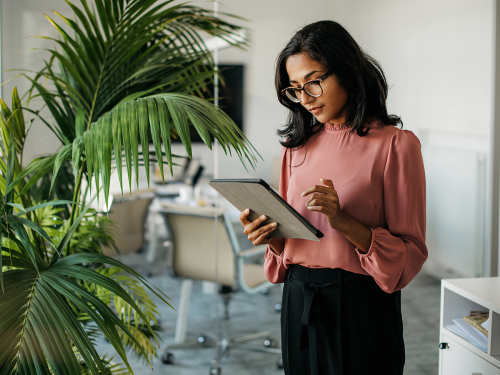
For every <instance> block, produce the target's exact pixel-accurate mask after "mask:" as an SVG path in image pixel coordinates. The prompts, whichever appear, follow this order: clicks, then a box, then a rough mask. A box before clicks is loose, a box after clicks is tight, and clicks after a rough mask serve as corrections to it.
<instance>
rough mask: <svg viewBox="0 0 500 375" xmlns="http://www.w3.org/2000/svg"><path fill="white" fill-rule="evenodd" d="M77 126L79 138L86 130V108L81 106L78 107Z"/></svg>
mask: <svg viewBox="0 0 500 375" xmlns="http://www.w3.org/2000/svg"><path fill="white" fill-rule="evenodd" d="M75 128H76V136H77V138H79V137H81V136H82V135H83V132H84V131H85V110H84V109H83V108H80V107H78V108H77V109H76V123H75Z"/></svg>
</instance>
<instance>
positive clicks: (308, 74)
mask: <svg viewBox="0 0 500 375" xmlns="http://www.w3.org/2000/svg"><path fill="white" fill-rule="evenodd" d="M318 72H320V71H319V70H313V71H312V72H311V73H307V74H306V75H305V76H304V79H308V78H309V77H310V76H312V75H313V74H314V73H318ZM290 83H298V82H297V81H293V80H290Z"/></svg>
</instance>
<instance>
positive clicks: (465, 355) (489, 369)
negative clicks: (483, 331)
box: [439, 277, 500, 375]
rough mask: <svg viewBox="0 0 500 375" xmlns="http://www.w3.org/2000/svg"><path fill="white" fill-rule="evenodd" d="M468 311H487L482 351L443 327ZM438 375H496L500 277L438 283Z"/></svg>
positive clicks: (498, 369) (498, 365)
mask: <svg viewBox="0 0 500 375" xmlns="http://www.w3.org/2000/svg"><path fill="white" fill-rule="evenodd" d="M471 311H488V312H489V314H490V315H489V316H490V329H489V332H488V333H489V335H488V348H487V350H486V352H485V351H483V350H481V349H479V348H478V347H476V346H474V345H472V344H471V343H470V342H469V341H468V340H466V339H464V338H463V337H461V336H459V335H458V334H455V333H453V332H451V331H450V330H449V329H447V328H446V327H449V326H450V325H453V324H454V323H453V319H460V318H461V317H462V316H466V315H470V312H471ZM440 348H441V350H440V355H439V374H440V375H500V277H484V278H473V279H451V280H442V282H441V322H440Z"/></svg>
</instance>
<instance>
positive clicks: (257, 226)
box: [240, 208, 283, 254]
mask: <svg viewBox="0 0 500 375" xmlns="http://www.w3.org/2000/svg"><path fill="white" fill-rule="evenodd" d="M249 214H250V210H249V209H248V208H247V209H246V210H244V211H242V212H241V213H240V221H241V225H242V226H243V227H244V228H245V229H244V230H243V233H245V234H246V235H247V236H248V239H249V240H250V241H252V243H253V244H254V245H255V246H259V245H264V244H270V245H271V247H272V248H273V250H274V252H275V253H277V254H280V253H281V252H282V251H283V248H282V247H283V246H280V244H281V242H283V241H280V240H283V239H282V238H268V237H269V235H270V234H271V233H273V232H274V231H275V230H276V227H277V225H278V224H277V223H269V224H266V225H263V226H261V224H262V223H263V222H264V221H266V219H267V217H266V216H265V215H262V216H260V217H258V218H257V219H255V220H254V221H250V220H248V215H249Z"/></svg>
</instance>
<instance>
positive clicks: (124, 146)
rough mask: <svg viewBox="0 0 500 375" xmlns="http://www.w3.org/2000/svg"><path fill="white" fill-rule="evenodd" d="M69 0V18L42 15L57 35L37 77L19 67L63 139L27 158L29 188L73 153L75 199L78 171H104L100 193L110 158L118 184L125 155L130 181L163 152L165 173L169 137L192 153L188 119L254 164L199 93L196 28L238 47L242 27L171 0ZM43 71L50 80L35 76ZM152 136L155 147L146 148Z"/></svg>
mask: <svg viewBox="0 0 500 375" xmlns="http://www.w3.org/2000/svg"><path fill="white" fill-rule="evenodd" d="M66 2H67V3H68V4H69V5H70V7H71V8H72V9H73V11H74V15H75V19H76V20H75V21H73V20H72V19H70V18H67V17H64V16H63V15H61V14H59V13H57V12H55V14H56V15H57V16H58V17H59V19H60V22H63V23H65V26H66V28H63V27H62V26H61V25H60V24H59V23H58V22H56V21H55V20H54V19H52V18H50V17H48V16H47V18H48V19H49V21H50V22H51V23H52V24H53V25H54V27H55V28H56V30H57V31H58V32H59V35H60V38H58V39H54V38H48V39H51V40H52V41H54V43H55V44H56V45H57V46H59V48H60V50H58V49H56V48H54V49H51V50H49V51H48V52H49V53H50V56H51V57H50V59H49V60H48V61H46V62H45V68H44V69H43V70H42V71H40V72H38V73H37V74H36V75H35V76H34V77H31V76H29V75H28V74H27V73H25V74H26V77H28V78H29V79H30V80H31V81H32V83H33V87H32V90H31V91H32V92H33V93H37V94H35V95H33V97H37V96H41V98H42V99H43V101H44V104H45V106H46V107H47V108H48V109H49V110H50V113H51V115H52V117H53V119H54V121H55V123H54V124H53V125H52V124H51V122H50V121H48V120H46V119H43V118H42V120H43V121H44V122H45V123H46V124H47V126H49V128H50V129H51V130H52V131H53V132H54V134H56V136H57V137H58V138H59V140H60V141H61V143H62V144H63V146H64V147H63V148H62V150H61V151H60V152H59V154H58V155H57V156H56V155H54V156H53V157H52V158H47V159H45V160H43V161H37V162H35V163H34V164H33V165H32V166H31V169H29V170H28V171H27V174H30V173H32V172H34V171H37V172H36V173H34V174H33V176H32V178H31V180H30V181H29V182H28V187H30V186H32V185H33V184H34V183H36V181H38V179H40V178H41V176H43V175H44V174H46V173H47V171H49V170H50V169H52V168H53V169H54V175H56V174H57V171H58V170H59V168H60V166H61V164H62V163H63V161H64V160H67V159H72V161H73V170H74V173H75V177H76V181H75V189H74V196H73V198H74V200H75V201H78V199H79V198H80V195H81V194H80V193H81V192H80V187H81V181H82V178H83V176H84V175H86V176H87V178H89V177H91V176H92V174H93V175H94V176H95V181H96V185H97V186H99V179H100V178H101V179H102V184H103V187H104V195H105V197H106V198H107V196H108V193H109V176H110V174H111V167H112V163H113V166H116V170H117V172H118V175H119V179H120V184H121V188H122V191H123V186H122V159H123V156H124V159H125V165H126V169H127V174H128V180H129V184H131V181H132V178H131V177H132V169H134V171H135V175H136V181H137V183H138V180H137V179H138V168H139V166H140V165H144V167H145V169H146V175H147V179H148V183H149V162H150V161H157V162H158V163H159V167H160V171H161V174H162V177H163V160H164V158H165V161H166V162H167V163H168V165H169V167H170V173H172V164H173V163H172V157H175V156H176V155H172V153H171V148H170V138H171V136H174V135H178V136H179V137H180V139H181V141H182V143H183V144H184V146H185V149H186V152H187V155H188V157H192V152H191V140H190V138H189V126H194V127H195V128H196V130H197V131H198V133H199V134H200V136H201V138H202V139H203V141H204V142H205V144H206V145H207V146H208V147H210V148H211V147H212V137H214V138H215V139H217V140H218V142H219V143H220V144H221V145H222V147H223V148H224V151H225V152H231V149H234V150H235V152H236V153H237V155H238V156H239V157H240V159H242V161H243V159H244V158H246V160H247V161H248V162H249V163H250V165H251V166H254V163H255V162H256V156H255V155H256V151H255V149H254V148H253V147H252V146H251V144H250V143H249V142H248V141H247V139H246V138H245V136H244V135H243V134H242V132H241V131H240V130H239V129H238V128H237V126H236V125H235V124H234V123H233V122H232V121H231V120H230V119H229V117H228V116H227V115H225V113H224V112H223V111H221V110H219V109H218V108H216V107H214V106H212V105H211V104H210V103H209V102H207V101H206V100H202V99H201V97H203V96H207V95H210V93H208V92H207V91H206V87H207V84H208V83H210V82H211V81H212V77H213V74H214V65H213V60H212V55H211V53H210V51H208V50H207V48H206V46H205V44H204V42H203V38H202V35H203V34H207V35H210V36H215V37H220V38H223V39H225V40H227V41H228V42H229V43H232V44H234V45H238V46H240V47H241V46H244V45H246V40H243V42H241V37H240V35H239V33H240V32H241V30H242V29H241V28H240V27H237V26H235V25H232V24H230V23H227V22H224V21H222V20H221V19H219V18H216V17H214V15H213V12H211V11H209V10H205V9H201V8H198V7H194V6H189V5H185V4H180V5H173V4H172V3H173V0H168V1H161V2H158V1H156V0H107V1H106V0H95V1H94V3H95V8H91V7H90V6H89V5H88V4H87V1H86V0H80V2H81V6H80V7H77V6H75V5H74V4H72V3H71V2H69V1H68V0H66ZM67 29H69V30H71V31H72V32H73V34H74V36H71V35H70V33H68V32H66V31H65V30H67ZM236 40H237V41H238V42H237V41H236ZM56 67H57V68H58V71H59V72H57V71H56V69H55V68H56ZM42 78H44V79H45V80H48V82H49V83H50V85H51V87H45V86H44V85H42V84H41V83H40V80H41V79H42ZM37 115H39V112H37ZM139 139H140V142H139ZM149 139H152V141H153V145H154V149H155V152H154V153H153V155H151V157H150V153H149ZM162 144H163V149H162ZM141 147H142V151H143V152H141ZM22 177H23V178H24V177H26V175H23V176H22ZM15 183H17V181H15ZM129 188H131V186H130V185H129ZM73 219H74V215H72V218H71V220H73Z"/></svg>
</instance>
